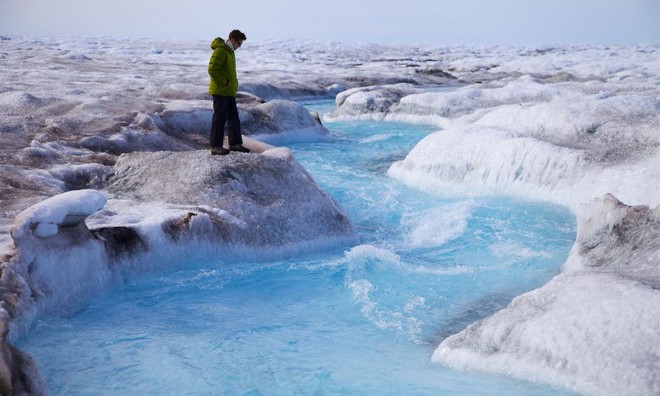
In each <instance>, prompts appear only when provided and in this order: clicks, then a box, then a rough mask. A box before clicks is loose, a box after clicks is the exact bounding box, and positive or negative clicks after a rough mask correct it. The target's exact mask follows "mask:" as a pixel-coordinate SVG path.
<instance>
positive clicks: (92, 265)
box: [0, 37, 660, 395]
mask: <svg viewBox="0 0 660 396" xmlns="http://www.w3.org/2000/svg"><path fill="white" fill-rule="evenodd" d="M207 46H208V43H206V42H174V41H168V42H162V41H158V40H151V39H122V40H120V39H115V38H61V37H59V38H51V37H39V38H29V37H6V38H5V39H3V40H2V42H1V47H0V59H2V61H3V64H5V65H6V67H3V68H2V70H0V76H1V77H2V80H3V82H4V83H3V86H2V87H0V142H1V143H2V145H1V148H0V158H2V160H1V161H0V192H1V194H0V203H1V204H2V211H0V257H2V261H1V264H0V268H1V269H2V275H1V276H0V282H1V284H2V292H1V294H2V309H0V313H1V314H2V315H0V316H1V317H0V333H1V335H2V340H1V341H0V343H1V345H0V350H1V351H2V353H1V354H0V393H2V394H9V393H10V392H14V393H17V394H19V393H28V394H30V393H34V394H41V393H44V392H45V385H44V382H43V380H42V379H41V377H40V374H39V371H38V368H37V367H36V365H35V363H34V361H32V359H31V358H30V356H29V355H27V354H26V353H24V352H22V351H20V350H18V349H16V348H14V347H13V346H12V345H11V340H12V339H16V338H18V337H20V335H21V333H22V332H24V331H25V330H26V329H27V328H28V327H29V326H30V323H31V322H32V321H33V320H35V318H37V317H38V315H39V314H40V313H41V312H44V311H47V310H48V309H50V308H51V307H53V306H62V305H64V306H67V305H71V306H75V303H76V301H84V300H85V299H86V298H88V297H89V296H90V295H92V294H94V293H97V292H98V290H100V289H103V288H107V287H110V286H111V285H112V284H113V282H116V281H117V278H118V277H121V268H132V267H135V266H138V265H141V266H144V267H145V268H146V270H148V269H149V268H150V267H158V266H166V265H170V264H172V263H175V262H177V260H179V261H180V260H182V259H183V258H184V257H185V258H187V257H190V256H195V255H197V256H199V257H201V258H203V257H212V256H214V255H218V254H220V255H224V257H227V258H228V259H231V258H232V257H234V258H235V257H241V256H242V255H245V254H247V253H246V252H250V253H249V254H253V255H254V257H253V258H257V259H258V258H259V257H263V255H264V254H266V253H264V252H265V251H268V254H275V255H279V256H280V257H284V256H290V255H295V254H297V253H299V252H301V251H309V250H310V249H311V250H314V249H319V250H321V249H327V248H328V247H332V246H342V245H351V244H352V243H355V238H356V237H355V233H354V230H353V229H352V225H351V222H350V219H348V218H347V217H346V215H345V214H344V212H343V210H342V208H340V207H339V206H338V205H337V204H336V202H334V201H333V200H332V198H330V197H329V196H328V195H327V194H326V193H324V192H323V191H322V190H321V189H319V188H318V186H317V185H316V184H315V182H314V181H313V179H312V178H311V177H310V176H309V174H308V173H307V172H306V171H305V170H304V169H303V168H302V166H300V164H299V163H297V161H296V160H295V157H294V155H293V154H292V153H291V152H290V151H289V150H287V149H286V148H278V147H274V146H272V145H281V144H286V142H288V141H298V140H311V141H314V140H324V139H331V137H329V134H328V131H327V129H325V128H324V127H323V125H321V122H319V120H316V119H315V117H314V115H312V114H310V113H309V112H308V111H307V110H305V109H304V108H303V107H302V105H300V104H299V103H297V102H295V101H292V100H293V99H297V98H308V97H336V103H337V108H336V109H335V110H334V111H333V112H331V113H330V114H328V115H326V116H325V118H324V119H323V121H324V122H325V121H335V120H355V119H375V120H383V121H405V122H415V123H425V124H432V125H435V126H437V127H438V131H437V132H435V133H432V134H430V135H428V136H427V137H426V138H424V139H423V140H421V141H420V142H419V143H418V144H417V146H416V147H415V148H414V149H413V150H412V151H411V152H410V153H409V154H408V155H407V156H406V158H404V159H402V160H400V161H397V162H395V163H393V164H392V165H391V167H390V168H389V170H388V174H389V175H390V176H391V177H393V178H395V179H398V180H400V181H401V182H403V183H406V184H408V185H411V186H413V187H415V188H419V189H422V190H425V191H429V192H431V193H433V194H438V195H446V196H468V197H469V196H480V195H481V196H486V195H488V196H492V195H504V196H514V197H522V198H526V199H533V200H541V201H549V202H554V203H558V204H561V205H565V206H566V207H568V208H570V209H571V210H572V211H574V213H575V214H576V216H577V219H578V235H577V240H576V241H575V244H574V246H573V249H572V251H571V254H570V256H569V258H568V260H567V262H566V263H565V265H564V268H563V270H562V272H561V274H559V275H558V276H557V277H555V278H554V279H552V280H551V281H550V282H549V283H548V284H546V285H544V286H542V287H541V288H539V289H536V290H534V291H531V292H529V293H526V294H524V295H521V296H519V297H517V298H515V299H514V300H513V301H512V302H511V304H509V306H507V307H506V308H504V309H502V310H501V311H499V312H496V313H495V314H493V315H491V316H489V317H486V318H483V319H481V320H479V321H478V322H476V323H474V324H472V325H470V326H468V327H467V328H466V329H464V330H463V331H461V332H459V333H457V334H455V335H452V336H449V337H448V338H446V339H445V340H443V341H442V342H441V343H440V344H439V345H438V347H437V349H436V350H435V352H434V353H433V356H432V357H431V359H432V361H434V362H437V363H438V364H444V365H448V366H452V367H457V368H460V369H468V370H484V371H489V372H498V373H505V374H507V375H511V376H514V377H518V378H523V379H527V380H532V381H539V382H547V383H551V384H555V385H558V386H563V387H569V388H571V389H574V390H576V391H577V392H580V393H587V394H602V393H606V392H607V393H610V394H628V393H630V392H632V393H635V394H649V395H650V394H655V393H657V392H658V389H660V376H659V375H658V372H660V336H659V334H660V309H659V308H658V307H660V294H659V292H658V289H659V287H660V275H659V274H660V268H659V266H660V256H659V251H660V246H659V243H660V214H659V212H660V209H658V205H660V153H659V151H658V150H659V147H660V133H659V132H660V131H659V128H658V126H659V125H660V123H659V121H660V118H659V113H660V100H658V97H659V94H660V89H659V83H660V73H659V70H658V63H657V59H658V54H659V53H660V52H659V51H660V49H659V48H658V47H657V46H651V45H627V46H605V45H600V46H595V45H594V46H571V45H565V46H539V47H507V46H495V47H469V46H455V47H428V46H384V45H372V44H345V43H342V44H339V43H331V42H327V43H317V42H306V41H293V42H291V41H287V42H286V43H283V42H278V41H268V42H261V43H250V45H249V46H246V47H245V48H244V49H242V50H241V53H240V57H239V58H240V61H239V62H240V65H239V80H240V81H241V86H240V90H241V94H240V95H239V97H238V101H239V111H240V116H241V119H242V120H243V125H244V135H246V138H245V140H246V145H247V146H248V147H250V148H251V149H252V150H253V151H255V152H257V153H258V155H254V154H250V155H247V156H243V155H238V154H237V155H232V156H230V157H229V158H223V159H217V158H213V157H210V156H209V155H207V154H208V153H207V151H206V150H203V149H204V148H205V147H206V142H207V139H208V124H209V123H210V117H211V106H210V101H209V98H208V96H207V95H206V94H205V92H206V83H207V77H206V68H205V65H206V62H207V61H208V49H207ZM275 171H277V175H278V176H277V177H275V176H274V172H275ZM281 175H285V177H281ZM171 186H176V188H171ZM450 226H451V225H449V226H448V227H450ZM255 227H257V228H259V230H260V231H259V232H257V233H253V232H248V231H246V230H247V229H253V228H255ZM282 230H284V231H282ZM437 232H438V233H439V234H440V236H439V238H440V240H442V238H443V237H442V235H443V232H442V230H438V231H437ZM414 237H415V236H414V235H413V236H411V238H414ZM449 237H450V236H445V237H444V238H449ZM182 241H185V243H182ZM420 243H428V241H424V240H421V241H420ZM64 268H66V270H65V269H64ZM143 270H144V269H143Z"/></svg>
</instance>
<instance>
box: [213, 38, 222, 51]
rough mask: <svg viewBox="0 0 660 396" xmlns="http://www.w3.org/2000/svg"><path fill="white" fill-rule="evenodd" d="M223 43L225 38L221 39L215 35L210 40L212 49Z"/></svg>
mask: <svg viewBox="0 0 660 396" xmlns="http://www.w3.org/2000/svg"><path fill="white" fill-rule="evenodd" d="M224 43H225V40H223V39H221V38H220V37H216V38H214V39H213V41H212V42H211V49H212V50H215V49H218V48H220V46H221V45H222V44H224Z"/></svg>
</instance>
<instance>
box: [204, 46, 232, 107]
mask: <svg viewBox="0 0 660 396" xmlns="http://www.w3.org/2000/svg"><path fill="white" fill-rule="evenodd" d="M211 49H212V50H213V54H212V55H211V60H209V76H211V83H210V84H209V94H210V95H221V96H236V91H238V79H237V78H236V56H235V55H234V50H233V49H232V48H231V47H230V46H229V44H227V43H226V42H225V41H224V40H223V39H221V38H220V37H217V38H215V39H214V40H213V42H212V43H211Z"/></svg>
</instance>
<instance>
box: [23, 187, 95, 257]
mask: <svg viewBox="0 0 660 396" xmlns="http://www.w3.org/2000/svg"><path fill="white" fill-rule="evenodd" d="M106 201H107V198H106V197H105V195H104V194H103V193H101V192H99V191H96V190H78V191H68V192H65V193H62V194H60V195H56V196H54V197H52V198H49V199H47V200H45V201H42V202H40V203H38V204H36V205H33V206H31V207H29V208H28V209H26V210H24V211H23V212H21V213H19V215H18V216H16V220H15V221H14V225H13V226H12V229H11V236H12V238H14V241H15V242H16V244H17V245H19V246H20V243H21V240H23V239H24V238H26V234H28V233H30V232H31V233H32V234H34V235H35V236H38V237H41V238H45V237H50V236H54V235H56V234H57V231H58V230H59V227H61V226H71V225H76V224H78V223H80V222H81V221H82V220H84V219H85V218H86V217H87V216H89V215H91V214H94V213H96V212H98V211H99V210H100V209H101V208H103V206H104V205H105V203H106Z"/></svg>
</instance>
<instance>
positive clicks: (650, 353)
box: [432, 194, 660, 395]
mask: <svg viewBox="0 0 660 396" xmlns="http://www.w3.org/2000/svg"><path fill="white" fill-rule="evenodd" d="M577 217H578V224H579V226H578V236H577V240H576V242H575V245H574V246H573V249H572V251H571V253H570V256H569V259H568V261H567V263H566V268H565V271H564V272H563V273H561V274H560V275H558V276H556V277H555V278H554V279H552V280H551V281H550V282H548V283H547V284H546V285H544V286H543V287H541V288H538V289H536V290H533V291H531V292H529V293H526V294H523V295H521V296H518V297H516V298H515V299H514V300H513V301H512V302H511V303H510V304H509V306H507V307H506V308H504V309H502V310H501V311H499V312H497V313H495V314H494V315H492V316H490V317H487V318H485V319H483V320H480V321H478V322H475V323H473V324H472V325H470V326H468V327H467V328H466V329H465V330H463V331H461V332H460V333H458V334H455V335H453V336H450V337H448V338H447V339H445V340H444V341H443V342H442V343H441V344H440V345H439V346H438V348H437V349H436V350H435V352H434V353H433V356H432V360H433V361H434V362H439V363H443V364H446V365H449V366H452V367H456V368H460V369H477V370H483V371H489V372H497V373H504V374H507V375H511V376H515V377H519V378H524V379H528V380H531V381H542V382H547V383H551V384H554V385H557V386H562V387H567V388H570V389H573V390H576V391H578V392H581V393H588V394H611V395H629V394H635V395H652V394H655V393H656V392H657V390H658V389H660V376H659V375H658V373H659V372H660V333H659V332H658V328H659V327H660V310H658V302H659V301H660V290H659V289H658V288H659V287H660V268H659V267H658V263H659V262H660V257H659V252H660V207H658V208H655V209H650V208H649V207H647V206H627V205H624V204H622V203H621V202H619V201H618V200H617V199H616V198H615V197H614V196H612V195H610V194H608V195H605V196H604V197H603V198H600V199H596V200H593V201H591V202H589V203H587V204H584V205H582V206H581V207H580V209H579V211H578V213H577Z"/></svg>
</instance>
